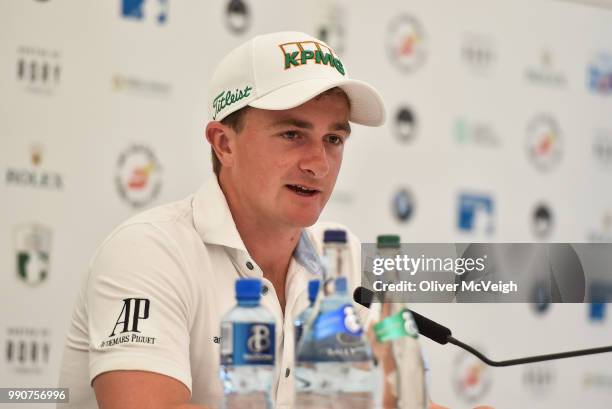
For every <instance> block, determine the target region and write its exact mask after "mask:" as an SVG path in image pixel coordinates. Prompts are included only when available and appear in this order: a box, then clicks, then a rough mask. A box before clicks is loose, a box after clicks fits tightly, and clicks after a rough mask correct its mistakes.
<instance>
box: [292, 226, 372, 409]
mask: <svg viewBox="0 0 612 409" xmlns="http://www.w3.org/2000/svg"><path fill="white" fill-rule="evenodd" d="M323 253H324V261H325V264H326V274H325V282H324V283H323V294H322V297H320V298H319V300H320V301H319V300H318V302H317V303H315V305H314V306H313V309H312V312H311V314H310V318H309V319H308V320H307V322H306V323H305V325H304V332H303V335H302V338H301V339H300V341H299V343H298V347H297V353H296V374H295V385H296V401H295V407H296V408H298V409H314V408H316V409H349V408H350V409H373V408H377V407H378V405H377V404H376V402H375V396H374V394H375V385H376V377H377V372H376V371H374V364H373V359H372V351H371V349H370V346H369V344H368V342H367V340H366V338H365V334H364V332H363V329H362V327H361V324H360V322H359V318H358V316H357V313H356V311H355V309H354V307H353V303H352V298H351V297H350V295H349V292H348V288H347V287H348V284H347V276H346V272H348V269H349V268H350V261H349V260H350V258H349V254H348V250H347V248H346V232H345V231H343V230H331V231H330V230H327V231H325V235H324V252H323Z"/></svg>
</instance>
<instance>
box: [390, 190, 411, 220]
mask: <svg viewBox="0 0 612 409" xmlns="http://www.w3.org/2000/svg"><path fill="white" fill-rule="evenodd" d="M414 206H415V203H414V195H413V194H412V192H410V191H409V190H408V189H400V190H399V191H398V192H397V193H396V194H395V195H394V196H393V215H394V216H395V218H396V219H397V220H398V221H400V222H407V221H408V220H410V218H411V217H412V214H413V213H414Z"/></svg>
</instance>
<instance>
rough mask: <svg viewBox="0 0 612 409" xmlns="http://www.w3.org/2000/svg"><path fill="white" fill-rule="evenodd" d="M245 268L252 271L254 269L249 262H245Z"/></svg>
mask: <svg viewBox="0 0 612 409" xmlns="http://www.w3.org/2000/svg"><path fill="white" fill-rule="evenodd" d="M246 266H247V268H248V269H249V270H253V269H254V268H255V266H254V265H253V263H251V262H250V261H247V262H246Z"/></svg>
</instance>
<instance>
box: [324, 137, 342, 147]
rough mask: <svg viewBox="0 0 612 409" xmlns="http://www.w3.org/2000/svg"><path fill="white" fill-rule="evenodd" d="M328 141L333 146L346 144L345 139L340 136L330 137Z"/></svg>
mask: <svg viewBox="0 0 612 409" xmlns="http://www.w3.org/2000/svg"><path fill="white" fill-rule="evenodd" d="M327 141H328V142H329V143H331V144H332V145H342V144H343V143H344V139H342V138H341V137H340V136H338V135H329V136H328V137H327Z"/></svg>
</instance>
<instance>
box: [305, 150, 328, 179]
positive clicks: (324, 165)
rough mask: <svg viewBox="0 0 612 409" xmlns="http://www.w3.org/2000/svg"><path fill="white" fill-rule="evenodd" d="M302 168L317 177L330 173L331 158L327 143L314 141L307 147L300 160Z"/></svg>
mask: <svg viewBox="0 0 612 409" xmlns="http://www.w3.org/2000/svg"><path fill="white" fill-rule="evenodd" d="M299 166H300V169H301V170H302V171H304V172H306V173H308V174H310V175H311V176H313V177H315V178H323V177H325V176H327V174H328V173H329V159H328V157H327V151H326V150H325V144H324V142H323V141H321V142H312V143H309V144H308V145H307V147H305V151H304V154H303V156H302V159H301V160H300V164H299Z"/></svg>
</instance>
